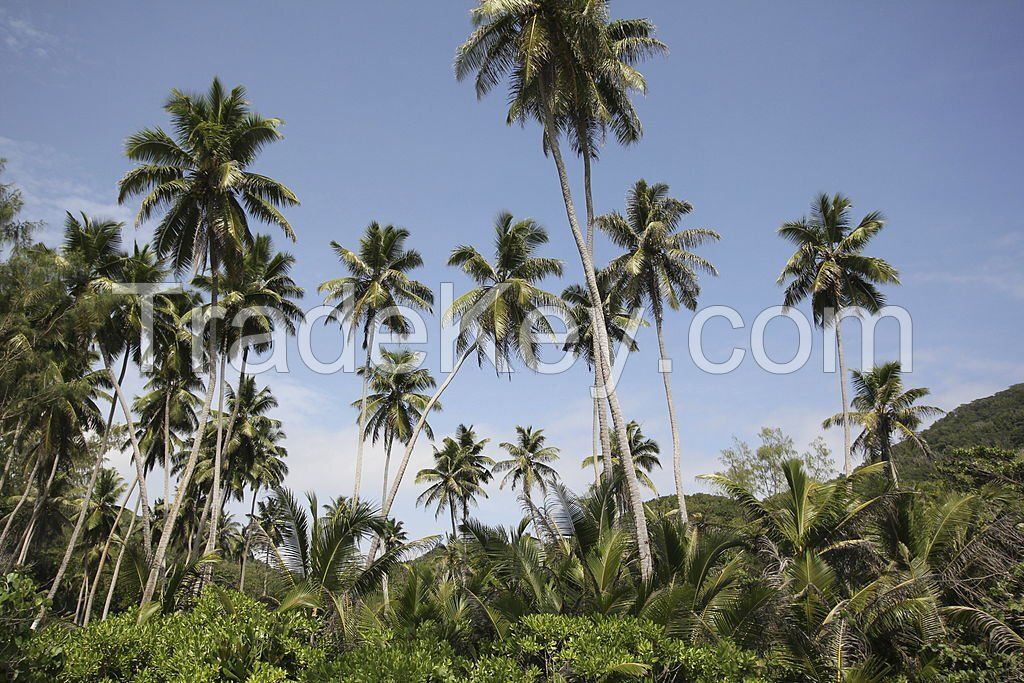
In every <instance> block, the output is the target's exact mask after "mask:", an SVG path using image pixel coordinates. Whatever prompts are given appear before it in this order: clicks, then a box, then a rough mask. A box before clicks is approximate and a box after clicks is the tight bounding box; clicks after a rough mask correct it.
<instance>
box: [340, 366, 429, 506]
mask: <svg viewBox="0 0 1024 683" xmlns="http://www.w3.org/2000/svg"><path fill="white" fill-rule="evenodd" d="M381 359H382V362H381V363H380V364H379V365H374V366H371V367H370V369H369V370H370V380H369V387H370V388H369V391H370V393H369V395H368V396H367V397H366V411H367V417H366V428H365V429H366V431H365V434H364V437H365V436H370V437H371V439H372V440H373V443H377V441H378V440H381V439H383V441H384V477H383V483H382V485H381V492H380V498H381V500H382V501H383V500H384V498H385V496H387V495H388V471H389V469H390V467H391V449H392V447H393V446H394V444H395V440H396V439H397V440H398V442H399V443H403V444H405V443H408V442H409V439H410V438H411V437H412V431H413V426H414V425H415V424H416V422H417V421H418V420H419V419H420V418H421V417H423V416H424V413H423V411H424V410H425V409H426V406H427V403H428V402H429V401H430V394H426V393H422V392H424V391H425V390H429V389H433V388H434V387H435V386H436V385H437V383H436V382H435V381H434V378H433V377H432V376H431V374H430V371H429V370H427V369H426V368H417V367H416V366H417V364H418V361H419V356H418V354H416V353H414V352H413V351H410V350H409V349H395V350H389V349H381ZM365 370H366V368H362V369H361V370H360V372H365ZM361 404H362V399H360V400H359V401H355V402H353V404H352V405H353V407H357V408H358V407H360V406H361ZM433 410H435V411H437V410H441V404H440V403H439V402H437V401H435V402H434V405H433ZM423 430H424V431H425V432H426V434H427V438H428V439H430V440H431V441H433V440H434V432H433V430H432V429H431V428H430V424H429V423H427V422H424V423H423Z"/></svg>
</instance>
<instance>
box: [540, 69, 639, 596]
mask: <svg viewBox="0 0 1024 683" xmlns="http://www.w3.org/2000/svg"><path fill="white" fill-rule="evenodd" d="M541 89H542V92H541V99H542V108H543V111H544V131H545V134H546V136H547V141H548V146H549V149H550V150H551V156H552V157H553V158H554V161H555V168H556V170H557V172H558V180H559V184H560V185H561V189H562V199H563V201H564V203H565V213H566V216H567V217H568V219H569V228H570V230H571V231H572V236H573V240H574V241H575V242H576V249H577V251H579V254H580V260H581V261H582V262H583V273H584V276H585V277H586V281H587V288H588V289H589V291H590V303H591V304H592V310H593V316H594V325H593V327H594V332H595V336H596V338H597V350H598V354H597V355H598V358H597V362H598V363H599V364H600V365H601V368H602V372H603V374H604V386H603V387H602V389H603V390H604V391H603V392H602V393H605V394H607V398H608V407H609V408H610V410H611V414H612V425H613V426H614V428H615V431H616V436H617V438H618V441H619V450H620V452H621V457H622V465H623V469H624V470H625V473H626V490H627V491H628V492H629V502H630V508H631V510H632V513H633V523H634V525H635V527H636V543H637V554H638V555H639V559H640V575H641V577H642V578H643V580H644V581H647V580H649V579H650V577H651V574H652V573H653V563H652V560H651V546H650V538H649V537H648V535H647V516H646V514H645V512H644V504H643V500H642V499H641V494H640V484H639V482H638V481H637V478H636V468H635V466H634V465H633V454H632V452H631V451H630V449H629V437H628V435H627V433H626V423H625V419H624V418H623V416H622V409H621V407H620V405H619V399H618V396H617V394H616V392H615V388H614V387H613V386H612V385H611V384H610V383H609V382H608V380H609V379H610V378H611V366H610V364H609V359H610V357H611V350H610V346H609V344H608V328H607V327H606V325H605V319H604V311H603V307H602V305H601V303H602V302H601V294H600V291H599V290H598V288H597V273H596V272H595V271H594V263H593V260H592V259H591V258H590V252H589V250H588V249H587V243H586V239H585V237H584V235H583V233H582V232H580V227H579V221H578V220H577V218H576V209H575V207H574V205H573V200H572V189H571V188H570V187H569V175H568V173H567V172H566V169H565V161H564V160H563V159H562V151H561V148H560V146H559V143H558V127H557V126H556V125H555V118H554V115H553V114H552V112H551V107H550V106H548V97H547V92H546V90H547V88H546V87H545V86H544V84H543V82H542V84H541Z"/></svg>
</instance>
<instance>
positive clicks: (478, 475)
mask: <svg viewBox="0 0 1024 683" xmlns="http://www.w3.org/2000/svg"><path fill="white" fill-rule="evenodd" d="M485 472H486V469H482V468H481V467H480V466H479V464H478V463H477V460H476V456H474V455H473V453H472V449H467V448H465V447H464V446H463V444H462V443H460V441H459V440H458V439H457V438H452V437H450V436H449V437H446V438H445V439H444V441H442V442H441V447H440V448H434V466H433V467H429V468H426V469H422V470H420V471H419V472H418V473H417V474H416V483H417V484H430V486H428V487H427V489H426V490H425V491H424V492H423V493H422V494H420V496H419V498H417V499H416V504H417V505H423V506H429V505H433V506H435V516H440V515H441V513H442V512H444V511H445V510H446V509H447V510H448V513H449V517H450V518H451V523H452V542H453V543H454V542H455V539H456V538H457V537H458V535H459V529H458V523H457V521H456V520H457V518H458V516H459V512H460V510H467V509H468V508H469V505H470V503H472V502H473V501H474V500H476V497H477V496H480V495H483V496H486V495H487V494H486V493H485V492H484V490H483V486H482V485H481V483H482V479H483V473H485Z"/></svg>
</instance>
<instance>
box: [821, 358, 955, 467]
mask: <svg viewBox="0 0 1024 683" xmlns="http://www.w3.org/2000/svg"><path fill="white" fill-rule="evenodd" d="M852 374H853V390H854V396H853V412H851V413H849V415H848V419H849V420H850V421H851V422H853V423H856V424H859V425H860V426H861V427H862V428H863V431H862V432H861V433H860V435H859V436H858V437H857V439H856V440H855V441H854V442H853V449H854V450H857V451H860V452H861V453H863V454H864V455H865V456H866V457H867V459H868V460H869V461H870V462H887V463H889V474H890V476H891V477H892V482H893V484H894V485H895V486H897V487H898V486H899V475H898V474H897V473H896V461H895V459H894V458H893V452H892V447H893V443H894V441H896V440H898V439H904V440H906V441H908V442H910V443H912V444H913V445H914V446H916V447H917V448H919V449H920V450H921V451H922V452H923V453H925V454H926V455H930V454H931V449H930V448H929V447H928V443H927V442H926V441H925V440H924V438H922V437H921V435H920V434H918V429H919V428H920V427H921V423H922V422H923V421H924V420H925V419H927V418H929V417H936V416H938V415H942V414H943V412H945V411H943V410H942V409H941V408H936V407H935V406H919V405H915V404H916V403H917V402H918V401H919V400H921V399H922V398H924V397H925V396H927V395H928V394H929V393H931V392H929V391H928V389H925V388H919V389H906V388H905V387H904V386H903V371H902V368H901V366H900V362H899V361H892V362H889V363H883V364H882V365H876V366H875V367H873V368H872V369H871V370H868V371H864V372H862V371H858V370H854V371H853V373H852ZM843 419H844V416H843V414H842V413H839V414H838V415H833V416H832V417H830V418H828V419H827V420H825V422H824V423H823V425H822V426H823V427H825V428H826V429H827V428H829V427H834V426H835V425H838V424H841V423H842V422H843Z"/></svg>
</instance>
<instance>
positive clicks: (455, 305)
mask: <svg viewBox="0 0 1024 683" xmlns="http://www.w3.org/2000/svg"><path fill="white" fill-rule="evenodd" d="M494 233H495V234H494V262H493V263H491V262H489V261H488V260H487V259H486V258H484V256H483V255H482V254H480V252H478V251H477V250H476V249H475V248H473V247H470V246H460V247H456V248H455V249H454V250H452V254H451V256H450V257H449V258H448V265H449V266H454V267H457V268H459V269H460V270H462V272H464V273H465V274H466V275H468V276H469V277H470V278H472V280H473V281H474V282H475V283H476V286H475V287H474V288H473V289H471V290H470V291H468V292H466V293H465V294H463V295H462V296H460V297H459V298H458V299H456V300H455V301H454V302H452V305H451V307H450V308H449V309H448V310H447V311H446V312H445V314H444V320H445V321H446V322H448V323H450V322H452V321H454V320H456V319H457V320H458V321H459V336H458V339H457V341H456V350H457V352H458V353H459V357H458V359H457V360H456V361H455V365H454V366H453V367H452V369H451V371H450V372H449V373H448V376H447V377H446V378H445V380H444V381H443V382H442V383H441V385H440V386H439V387H438V388H437V391H435V392H434V395H433V396H431V397H430V401H428V402H427V405H426V406H424V408H423V410H422V412H421V414H420V419H419V420H418V421H417V422H416V427H415V428H414V429H413V431H412V437H411V438H410V439H409V443H408V444H406V447H405V453H404V455H403V456H402V462H401V463H400V464H399V466H398V472H397V473H396V474H395V479H394V481H393V482H392V483H391V490H390V491H388V496H387V498H386V499H385V500H384V507H383V514H384V515H387V514H388V513H389V512H390V511H391V505H392V504H393V503H394V501H395V496H397V495H398V488H399V486H401V484H402V477H403V476H404V475H405V470H406V468H407V467H408V465H409V460H410V459H411V458H412V451H413V448H414V447H415V446H416V439H417V437H418V436H419V434H420V432H421V431H422V430H423V427H424V425H425V424H426V418H427V415H428V414H429V413H430V411H431V410H432V409H433V408H434V405H435V404H436V403H437V401H438V400H439V399H440V398H441V395H442V394H443V393H444V390H445V389H447V388H448V385H449V384H451V383H452V380H453V379H455V375H456V374H457V373H458V371H459V369H460V368H462V365H463V364H464V363H465V362H466V359H467V358H469V356H470V355H471V354H473V353H474V352H475V353H477V358H478V360H479V362H480V363H481V364H482V363H483V360H484V357H485V356H484V349H485V348H487V347H488V346H489V347H490V348H491V349H492V350H493V351H494V358H495V364H496V368H501V367H504V365H506V364H507V363H509V362H510V360H511V359H512V358H523V359H525V360H526V361H527V363H530V362H532V359H535V358H537V353H538V344H537V341H536V337H537V335H538V334H550V333H551V331H552V330H551V326H550V324H549V323H548V321H547V319H546V318H545V317H543V316H539V317H538V316H533V315H531V313H533V312H534V311H536V310H537V309H538V308H542V307H545V306H550V307H555V308H561V306H562V304H561V300H560V299H559V298H558V297H557V296H555V295H554V294H551V293H550V292H546V291H544V290H543V289H541V288H540V287H538V283H539V282H540V281H541V280H543V279H544V278H546V277H548V276H552V275H554V276H560V275H561V274H562V262H561V261H559V260H557V259H552V258H545V257H541V256H537V255H536V251H537V249H538V248H539V247H541V246H543V245H544V244H546V243H547V241H548V235H547V232H546V231H545V230H544V228H543V227H541V226H540V225H539V224H537V222H536V221H534V220H532V219H529V218H527V219H523V220H519V221H517V220H515V219H514V218H513V217H512V214H510V213H508V212H502V213H500V214H499V215H498V217H497V219H496V220H495V223H494ZM373 551H374V548H371V552H370V555H371V557H372V556H373Z"/></svg>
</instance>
